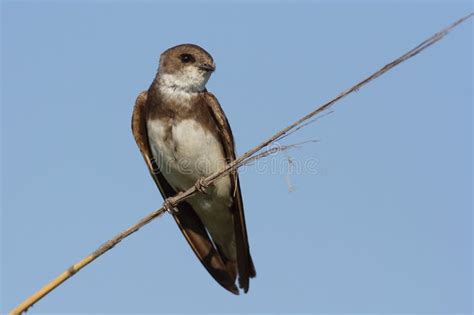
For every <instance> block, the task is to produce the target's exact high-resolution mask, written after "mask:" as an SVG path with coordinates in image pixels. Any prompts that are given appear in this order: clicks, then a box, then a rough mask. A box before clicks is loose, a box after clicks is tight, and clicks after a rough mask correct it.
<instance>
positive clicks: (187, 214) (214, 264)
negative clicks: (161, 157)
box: [132, 91, 239, 294]
mask: <svg viewBox="0 0 474 315" xmlns="http://www.w3.org/2000/svg"><path fill="white" fill-rule="evenodd" d="M147 108H148V105H147V92H146V91H143V92H141V93H140V94H139V95H138V98H137V100H136V102H135V106H134V108H133V115H132V132H133V136H134V137H135V141H136V142H137V145H138V148H139V149H140V152H141V153H142V155H143V158H144V159H145V162H146V164H147V166H148V169H149V171H150V173H151V176H152V177H153V180H154V181H155V183H156V185H157V186H158V189H159V190H160V192H161V194H162V195H163V198H168V197H171V196H173V195H175V194H176V192H175V191H174V190H173V188H172V187H171V186H170V185H169V183H168V182H167V181H166V179H165V178H164V176H163V174H162V173H161V172H160V170H159V168H158V164H157V163H156V161H155V160H154V159H153V155H152V154H151V150H150V144H149V141H148V132H147V124H146V119H147ZM177 208H178V212H177V213H176V214H173V217H174V219H175V221H176V223H177V224H178V226H179V228H180V230H181V232H183V235H184V237H185V238H186V239H187V241H188V243H189V245H190V246H191V248H192V249H193V251H194V253H195V254H196V256H197V257H198V258H199V260H200V261H201V262H202V264H203V265H204V267H205V268H206V269H207V271H208V272H209V273H210V274H211V275H212V277H213V278H214V279H215V280H216V281H217V282H218V283H219V284H220V285H221V286H223V287H224V288H225V289H227V290H229V291H230V292H232V293H234V294H239V290H238V289H237V287H236V285H235V283H234V279H235V278H234V277H233V276H232V275H231V274H229V273H228V271H227V269H226V266H225V264H224V262H223V260H222V258H221V256H220V254H219V253H218V251H217V250H216V248H215V246H214V244H213V243H212V241H211V240H210V239H209V235H208V233H207V231H206V229H205V228H204V225H203V224H202V222H201V220H200V219H199V217H198V216H197V214H196V213H195V211H194V210H193V209H192V208H191V206H190V205H189V204H188V203H186V202H182V203H180V204H179V205H178V206H177Z"/></svg>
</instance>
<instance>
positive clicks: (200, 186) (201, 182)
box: [194, 178, 209, 194]
mask: <svg viewBox="0 0 474 315" xmlns="http://www.w3.org/2000/svg"><path fill="white" fill-rule="evenodd" d="M194 187H195V188H196V190H197V191H199V192H201V193H203V194H206V189H207V187H209V184H208V183H207V182H206V180H205V179H204V178H199V179H198V180H197V182H196V184H194Z"/></svg>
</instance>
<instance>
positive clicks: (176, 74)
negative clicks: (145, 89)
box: [157, 44, 216, 93]
mask: <svg viewBox="0 0 474 315" xmlns="http://www.w3.org/2000/svg"><path fill="white" fill-rule="evenodd" d="M215 69H216V66H215V64H214V60H213V59H212V56H211V55H210V54H209V53H208V52H207V51H205V50H204V49H202V48H201V47H199V46H197V45H193V44H183V45H178V46H174V47H171V48H169V49H167V50H165V51H164V52H163V53H162V54H161V57H160V66H159V68H158V75H157V79H158V81H159V84H160V85H162V86H163V87H165V88H167V89H171V90H174V91H176V92H179V93H195V92H201V91H203V90H204V89H205V86H206V83H207V80H209V78H210V77H211V73H212V72H213V71H214V70H215Z"/></svg>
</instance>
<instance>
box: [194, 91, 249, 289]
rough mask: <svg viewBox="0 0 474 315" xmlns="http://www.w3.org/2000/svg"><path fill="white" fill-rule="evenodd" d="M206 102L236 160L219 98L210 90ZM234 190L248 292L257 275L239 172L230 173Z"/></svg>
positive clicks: (243, 285)
mask: <svg viewBox="0 0 474 315" xmlns="http://www.w3.org/2000/svg"><path fill="white" fill-rule="evenodd" d="M203 96H204V98H205V101H206V104H207V105H208V106H209V109H210V111H211V114H212V116H213V118H214V120H215V121H216V123H217V125H218V126H219V131H220V132H219V134H220V135H221V138H222V142H223V143H224V151H225V155H226V158H227V160H228V162H230V161H233V160H235V158H236V157H235V146H234V138H233V136H232V131H231V129H230V125H229V122H228V121H227V118H226V116H225V114H224V111H223V110H222V107H221V106H220V104H219V102H218V101H217V98H216V97H215V96H214V95H213V94H212V93H210V92H207V91H206V92H205V93H203ZM230 179H231V183H232V190H231V191H233V192H234V198H233V204H232V208H231V211H232V213H233V216H234V230H235V241H236V247H237V268H238V271H239V286H240V288H242V289H244V292H247V291H248V289H249V278H253V277H255V276H256V272H255V267H254V265H253V262H252V257H251V256H250V250H249V243H248V237H247V227H246V225H245V216H244V206H243V203H242V195H241V192H240V183H239V176H238V173H237V172H232V173H231V174H230Z"/></svg>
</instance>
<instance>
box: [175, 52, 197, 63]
mask: <svg viewBox="0 0 474 315" xmlns="http://www.w3.org/2000/svg"><path fill="white" fill-rule="evenodd" d="M179 58H180V59H181V61H182V62H183V63H188V62H193V61H194V57H193V55H191V54H182V55H181V56H179Z"/></svg>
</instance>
